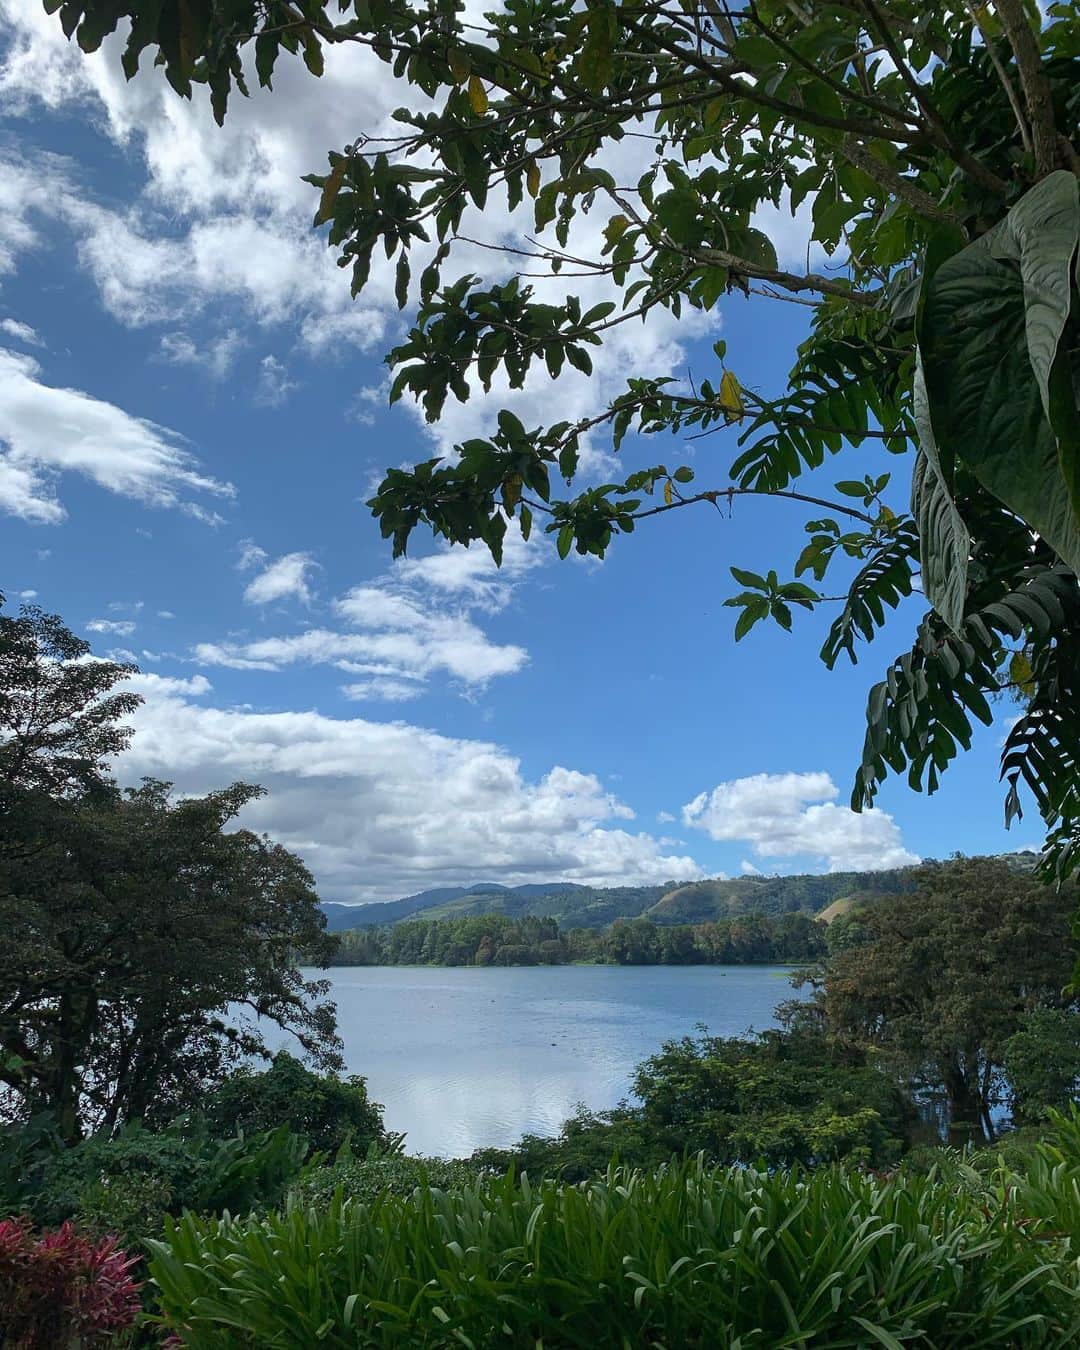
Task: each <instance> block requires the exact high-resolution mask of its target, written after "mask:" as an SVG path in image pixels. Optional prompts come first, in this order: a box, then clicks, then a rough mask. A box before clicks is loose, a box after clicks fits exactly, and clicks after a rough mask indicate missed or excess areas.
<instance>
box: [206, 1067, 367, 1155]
mask: <svg viewBox="0 0 1080 1350" xmlns="http://www.w3.org/2000/svg"><path fill="white" fill-rule="evenodd" d="M202 1109H203V1111H204V1112H205V1116H206V1121H207V1124H208V1125H209V1127H210V1129H211V1130H212V1131H214V1132H216V1133H218V1134H221V1135H224V1134H227V1133H229V1132H231V1131H235V1130H240V1131H242V1132H243V1133H245V1134H255V1133H256V1132H258V1131H263V1130H273V1129H275V1128H276V1127H278V1126H280V1125H281V1124H285V1125H286V1126H287V1127H288V1128H289V1129H291V1130H294V1131H295V1132H296V1133H298V1134H301V1135H303V1136H304V1138H305V1139H306V1140H307V1143H308V1148H309V1150H310V1151H311V1152H313V1153H316V1152H317V1153H322V1154H331V1155H332V1154H335V1153H337V1152H338V1150H339V1149H340V1148H342V1147H343V1146H344V1145H345V1144H348V1145H349V1146H350V1147H351V1148H354V1149H356V1150H358V1151H364V1150H366V1149H367V1148H368V1147H369V1146H370V1145H372V1144H377V1145H381V1144H384V1143H385V1142H386V1140H387V1135H386V1131H385V1130H384V1128H383V1122H382V1114H381V1112H382V1107H381V1106H379V1105H378V1104H377V1103H376V1102H373V1101H370V1100H369V1098H368V1095H367V1085H366V1083H365V1081H364V1079H363V1078H361V1077H359V1076H357V1075H355V1074H354V1075H351V1076H350V1077H348V1078H339V1077H337V1076H335V1075H332V1074H326V1075H323V1074H316V1073H312V1071H311V1070H310V1069H308V1068H306V1067H305V1066H304V1065H303V1064H301V1063H300V1061H299V1060H297V1059H295V1058H294V1057H293V1056H292V1055H289V1054H286V1053H285V1052H284V1051H279V1052H278V1054H276V1055H275V1056H274V1061H273V1064H272V1065H271V1066H270V1068H269V1069H267V1070H266V1071H265V1072H263V1073H255V1072H254V1071H253V1070H251V1069H250V1068H242V1069H240V1070H239V1071H238V1072H236V1073H234V1074H231V1075H230V1076H229V1077H228V1078H226V1079H225V1081H224V1082H223V1083H221V1084H220V1086H219V1087H217V1088H216V1089H215V1091H214V1092H213V1093H212V1094H211V1095H210V1096H209V1097H208V1098H207V1099H206V1100H205V1102H204V1103H203V1108H202Z"/></svg>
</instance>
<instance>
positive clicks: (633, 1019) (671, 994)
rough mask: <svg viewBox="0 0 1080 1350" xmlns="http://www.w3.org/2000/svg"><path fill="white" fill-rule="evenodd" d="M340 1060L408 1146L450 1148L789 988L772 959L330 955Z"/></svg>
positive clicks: (545, 1119)
mask: <svg viewBox="0 0 1080 1350" xmlns="http://www.w3.org/2000/svg"><path fill="white" fill-rule="evenodd" d="M308 973H310V974H312V975H316V974H321V975H323V976H324V977H325V978H328V979H329V980H330V981H331V983H332V985H333V998H334V999H335V1001H336V1002H337V1007H338V1023H339V1029H340V1032H341V1036H342V1038H343V1040H344V1042H345V1059H346V1062H347V1065H348V1069H349V1072H350V1073H362V1074H364V1075H365V1076H366V1078H367V1080H368V1090H369V1092H370V1093H371V1096H372V1097H373V1098H374V1100H376V1101H378V1102H381V1103H382V1104H383V1106H384V1107H385V1113H384V1115H385V1120H386V1124H387V1126H388V1128H390V1129H392V1130H401V1131H404V1132H405V1133H406V1135H407V1142H406V1147H407V1149H408V1151H409V1152H410V1153H423V1154H428V1155H442V1156H447V1157H462V1156H465V1155H466V1154H469V1153H471V1152H472V1151H473V1149H475V1148H484V1147H500V1148H501V1147H506V1146H507V1145H509V1144H512V1143H514V1142H515V1141H516V1140H517V1139H518V1138H520V1136H521V1135H522V1134H524V1133H534V1134H554V1133H556V1131H557V1130H558V1128H559V1126H560V1125H561V1124H562V1122H563V1120H565V1119H566V1117H567V1116H568V1115H570V1114H571V1113H572V1112H573V1110H574V1107H575V1105H576V1104H577V1103H579V1102H584V1103H585V1104H586V1105H587V1106H589V1107H591V1108H593V1109H594V1110H602V1109H604V1108H606V1107H610V1106H614V1105H615V1104H616V1103H617V1102H618V1101H619V1100H620V1098H622V1097H623V1096H625V1095H626V1094H627V1093H628V1092H629V1087H630V1077H631V1073H632V1071H633V1068H634V1065H635V1064H637V1063H638V1061H640V1060H642V1059H644V1058H645V1057H646V1056H647V1055H650V1054H652V1053H653V1052H654V1051H656V1050H658V1049H659V1048H660V1045H661V1043H662V1042H663V1041H665V1040H668V1039H670V1038H671V1037H673V1036H683V1035H687V1034H689V1033H692V1032H693V1030H694V1027H695V1025H696V1024H697V1023H699V1022H704V1023H706V1024H707V1026H708V1028H709V1031H710V1032H711V1033H713V1034H715V1035H722V1036H734V1035H739V1034H740V1033H742V1032H744V1031H746V1030H747V1029H749V1028H751V1027H752V1028H755V1029H757V1030H762V1029H764V1028H765V1027H768V1026H773V1025H775V1019H774V1017H773V1009H774V1008H775V1006H776V1004H777V1003H779V1002H781V1001H783V1000H784V999H788V998H792V997H795V996H796V995H795V991H794V990H792V989H791V987H790V985H789V984H788V982H787V975H788V973H789V968H787V967H781V966H525V967H509V968H503V967H487V968H484V969H477V968H475V967H457V968H453V969H443V968H430V967H415V966H381V967H369V966H362V967H337V968H335V969H332V970H330V971H326V972H315V971H311V972H308Z"/></svg>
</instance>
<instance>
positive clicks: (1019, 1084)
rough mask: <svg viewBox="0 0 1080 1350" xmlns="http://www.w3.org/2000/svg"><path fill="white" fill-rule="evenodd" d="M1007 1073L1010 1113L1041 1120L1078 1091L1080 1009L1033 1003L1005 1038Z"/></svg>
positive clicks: (1058, 1109)
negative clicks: (1042, 1006)
mask: <svg viewBox="0 0 1080 1350" xmlns="http://www.w3.org/2000/svg"><path fill="white" fill-rule="evenodd" d="M1005 1075H1006V1077H1007V1078H1008V1080H1009V1091H1010V1096H1011V1100H1012V1111H1013V1116H1014V1118H1018V1119H1020V1120H1024V1121H1044V1120H1045V1119H1046V1117H1047V1115H1048V1113H1049V1112H1050V1111H1062V1110H1064V1109H1065V1108H1066V1107H1067V1106H1068V1104H1069V1103H1070V1102H1073V1101H1076V1100H1077V1095H1078V1093H1080V1014H1078V1013H1077V1012H1075V1011H1071V1010H1069V1009H1065V1008H1033V1009H1032V1010H1031V1012H1029V1013H1025V1014H1024V1016H1023V1017H1021V1019H1020V1025H1019V1029H1018V1030H1017V1031H1015V1032H1014V1033H1013V1035H1012V1036H1010V1037H1009V1039H1008V1040H1007V1041H1006V1042H1005Z"/></svg>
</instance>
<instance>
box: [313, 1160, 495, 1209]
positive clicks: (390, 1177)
mask: <svg viewBox="0 0 1080 1350" xmlns="http://www.w3.org/2000/svg"><path fill="white" fill-rule="evenodd" d="M476 1176H477V1168H476V1167H475V1166H473V1165H471V1164H469V1163H466V1162H460V1161H457V1160H450V1161H448V1160H447V1159H445V1158H415V1157H406V1156H405V1155H404V1154H401V1153H397V1154H385V1153H378V1152H376V1151H375V1150H372V1151H371V1152H370V1153H369V1155H368V1156H367V1157H364V1158H359V1157H344V1158H340V1159H338V1161H336V1162H334V1163H332V1164H331V1165H330V1166H329V1167H319V1168H311V1169H309V1171H308V1172H307V1174H306V1175H305V1176H304V1177H303V1179H302V1180H301V1181H299V1182H297V1184H296V1185H295V1186H294V1187H293V1188H292V1189H291V1191H290V1192H289V1204H290V1205H291V1206H300V1207H301V1208H309V1207H317V1206H321V1205H329V1204H330V1203H331V1202H332V1201H333V1199H334V1196H335V1195H336V1194H337V1192H338V1191H340V1192H341V1194H342V1196H343V1197H344V1198H345V1199H347V1200H356V1201H362V1202H363V1203H365V1204H373V1203H374V1202H375V1201H376V1200H377V1199H378V1198H379V1196H381V1195H384V1194H386V1195H400V1196H408V1195H412V1193H413V1191H415V1190H416V1189H417V1188H424V1187H430V1188H432V1189H434V1190H440V1191H451V1190H460V1189H462V1188H464V1187H467V1186H470V1185H471V1184H472V1183H473V1182H474V1181H475V1180H476Z"/></svg>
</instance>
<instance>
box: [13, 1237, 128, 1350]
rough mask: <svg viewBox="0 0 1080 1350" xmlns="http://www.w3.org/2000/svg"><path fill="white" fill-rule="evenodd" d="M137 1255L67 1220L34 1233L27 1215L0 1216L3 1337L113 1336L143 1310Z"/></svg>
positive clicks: (50, 1342) (21, 1344)
mask: <svg viewBox="0 0 1080 1350" xmlns="http://www.w3.org/2000/svg"><path fill="white" fill-rule="evenodd" d="M135 1260H136V1258H135V1257H132V1256H128V1255H126V1254H125V1253H124V1252H122V1251H121V1250H119V1248H118V1246H117V1243H116V1240H115V1238H102V1239H101V1240H99V1241H95V1240H92V1239H90V1238H87V1237H84V1236H83V1235H81V1234H79V1233H76V1232H75V1230H74V1229H73V1228H72V1226H71V1225H70V1224H67V1223H65V1224H63V1225H62V1226H61V1227H60V1228H58V1229H57V1230H56V1231H55V1232H42V1233H35V1232H34V1231H33V1230H32V1229H31V1228H30V1225H29V1224H28V1223H27V1222H26V1221H25V1220H24V1219H0V1309H2V1311H3V1326H2V1327H0V1333H2V1336H0V1341H2V1344H3V1345H4V1346H5V1347H6V1350H57V1347H60V1346H82V1347H85V1348H86V1350H91V1348H92V1347H94V1346H101V1345H104V1344H105V1343H106V1342H107V1341H113V1340H114V1338H115V1336H116V1333H117V1332H120V1331H123V1330H124V1329H125V1328H128V1327H130V1326H131V1325H132V1324H133V1323H134V1321H135V1318H136V1316H137V1314H138V1313H139V1310H140V1305H139V1286H138V1285H137V1284H136V1283H135V1282H134V1280H133V1279H132V1278H131V1275H130V1270H131V1267H132V1266H133V1265H134V1263H135Z"/></svg>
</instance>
